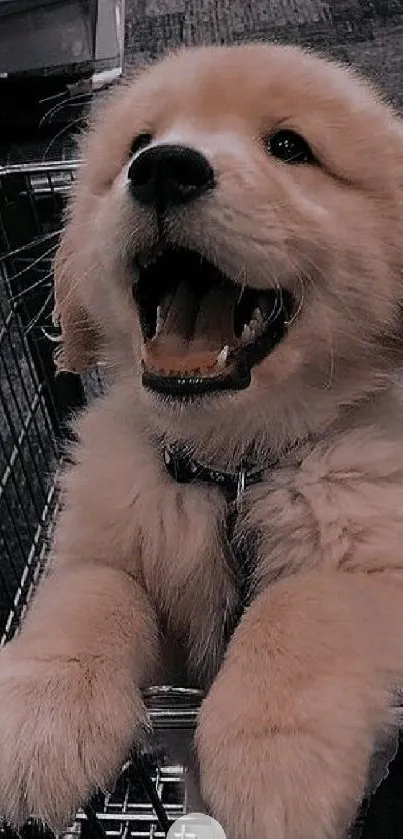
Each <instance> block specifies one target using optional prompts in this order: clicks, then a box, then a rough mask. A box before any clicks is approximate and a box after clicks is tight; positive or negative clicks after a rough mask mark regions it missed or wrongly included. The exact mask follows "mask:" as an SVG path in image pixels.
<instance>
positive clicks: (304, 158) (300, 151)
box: [267, 129, 315, 163]
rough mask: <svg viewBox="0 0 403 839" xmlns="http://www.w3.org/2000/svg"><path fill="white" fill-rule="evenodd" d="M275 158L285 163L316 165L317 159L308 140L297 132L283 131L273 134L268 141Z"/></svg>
mask: <svg viewBox="0 0 403 839" xmlns="http://www.w3.org/2000/svg"><path fill="white" fill-rule="evenodd" d="M267 144H268V147H269V151H270V152H271V154H272V155H273V157H277V158H278V160H282V162H283V163H314V162H315V157H314V155H313V152H312V149H311V148H310V147H309V146H308V143H307V142H306V140H304V138H303V137H301V135H300V134H297V133H296V131H291V130H290V129H283V130H281V131H276V133H275V134H272V135H271V137H269V139H268V141H267Z"/></svg>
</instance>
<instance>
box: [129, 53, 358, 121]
mask: <svg viewBox="0 0 403 839" xmlns="http://www.w3.org/2000/svg"><path fill="white" fill-rule="evenodd" d="M143 82H144V85H145V89H147V88H148V92H149V96H150V99H151V100H153V103H154V106H155V109H156V111H155V113H156V117H157V118H159V120H160V121H163V120H164V118H166V115H168V114H169V113H171V114H172V113H175V114H176V115H177V116H179V115H181V116H182V118H183V119H186V118H192V119H198V120H199V121H202V120H203V121H204V123H205V124H208V123H209V122H210V123H211V124H214V125H217V122H223V121H224V120H225V119H228V117H229V116H231V115H237V116H238V117H240V118H242V119H244V120H245V121H247V122H248V123H249V124H251V123H252V124H253V122H256V120H257V119H259V118H260V117H261V115H267V117H270V119H271V120H273V121H279V120H282V119H284V118H287V117H290V116H291V117H294V116H299V115H301V116H309V113H310V112H315V113H318V111H320V110H323V112H324V113H325V114H326V113H328V112H330V111H331V112H332V113H333V114H337V113H339V114H340V115H342V114H344V115H346V113H352V112H354V110H355V109H356V108H357V107H360V108H362V107H363V105H365V103H367V104H368V105H369V104H371V105H373V97H372V95H371V93H370V92H369V90H368V88H367V86H366V85H365V84H360V83H358V82H357V81H355V80H354V81H352V79H351V78H349V74H348V73H347V71H346V70H345V69H344V68H340V67H339V66H337V65H335V64H330V63H328V62H325V61H323V60H322V59H320V58H318V57H317V56H314V55H310V54H307V53H304V52H302V51H301V50H299V49H296V48H292V47H279V46H265V45H249V46H245V47H226V48H217V47H215V48H214V47H213V48H211V47H210V48H196V49H192V50H183V51H181V52H179V53H177V54H174V55H172V56H169V57H168V58H166V59H165V60H164V61H163V62H162V63H160V64H157V65H156V66H155V67H154V68H152V69H151V70H150V71H149V72H148V74H146V77H145V78H144V80H143Z"/></svg>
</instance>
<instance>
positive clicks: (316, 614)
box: [197, 573, 403, 839]
mask: <svg viewBox="0 0 403 839" xmlns="http://www.w3.org/2000/svg"><path fill="white" fill-rule="evenodd" d="M402 638H403V588H402V585H401V583H397V584H396V582H395V583H394V584H393V582H392V581H390V583H388V582H387V581H386V580H385V579H382V577H381V576H380V577H378V578H377V579H375V575H372V576H371V577H366V576H365V575H364V574H361V575H353V574H349V575H347V574H343V573H339V574H338V575H333V577H329V576H326V575H325V574H319V573H309V574H308V573H307V574H305V575H300V576H299V577H294V578H293V579H289V580H286V581H283V582H280V583H277V584H276V585H275V586H273V587H272V589H270V590H268V591H266V592H264V593H262V594H261V595H259V597H258V598H257V599H256V601H255V602H254V603H253V604H252V606H251V607H249V609H248V610H247V612H246V614H245V616H244V618H243V620H242V622H241V624H240V626H239V627H238V629H237V631H236V633H235V635H234V637H233V639H232V641H231V643H230V646H229V649H228V653H227V657H226V659H225V662H224V664H223V667H222V670H221V671H220V673H219V674H218V677H217V679H216V681H215V683H214V684H213V686H212V689H211V691H210V693H209V695H208V696H207V698H206V700H205V701H204V703H203V705H202V709H201V713H200V719H199V727H198V732H197V746H198V753H199V759H200V769H201V784H202V793H203V796H204V798H205V800H206V801H207V802H208V805H209V806H210V807H211V811H212V814H213V815H214V816H216V818H217V819H218V820H219V821H220V822H221V824H222V826H223V828H224V830H225V831H226V833H227V836H228V839H252V837H253V839H256V837H259V839H335V837H337V838H338V839H339V838H340V837H343V839H344V837H345V836H346V831H347V829H348V826H349V824H350V823H351V821H352V820H353V818H354V815H355V813H356V810H357V808H358V806H359V803H360V800H361V798H362V796H363V793H364V790H365V782H366V777H367V772H368V767H369V761H370V757H371V753H372V751H373V748H374V746H375V743H376V741H377V738H378V736H379V734H380V733H381V732H382V730H383V731H385V729H386V728H387V726H388V725H390V724H391V723H392V714H391V711H390V707H391V702H392V693H391V692H392V690H393V688H394V687H395V686H396V685H397V684H399V682H400V683H401V682H402V680H403V645H402Z"/></svg>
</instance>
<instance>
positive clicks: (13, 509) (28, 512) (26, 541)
mask: <svg viewBox="0 0 403 839" xmlns="http://www.w3.org/2000/svg"><path fill="white" fill-rule="evenodd" d="M78 165H79V164H78V162H77V161H74V160H71V161H59V162H55V163H43V164H32V165H18V166H9V167H7V168H2V169H1V168H0V408H1V413H0V554H1V561H0V637H1V643H2V644H4V643H6V642H7V641H8V640H10V638H12V637H13V635H14V634H15V633H16V632H18V628H19V625H20V623H21V620H22V618H23V616H24V612H25V610H26V608H27V604H28V603H29V601H30V598H31V596H32V593H33V591H34V590H35V587H36V585H37V582H38V580H39V578H40V575H41V572H42V570H43V568H44V566H45V565H46V556H47V547H48V545H49V540H50V539H51V536H52V529H53V525H54V521H55V517H56V515H57V511H58V503H59V501H58V495H57V489H56V485H57V484H56V477H57V472H58V469H59V468H60V465H61V462H60V458H61V454H60V452H61V447H60V445H59V443H60V441H61V439H63V437H64V435H65V433H66V428H65V421H66V418H67V417H68V415H69V413H70V412H71V411H72V410H75V409H77V408H79V407H81V406H82V405H84V404H85V402H86V401H88V400H91V398H93V396H94V395H95V394H96V393H97V392H99V390H100V388H102V378H101V376H100V375H99V374H98V373H97V372H96V373H95V374H92V375H91V376H87V377H85V378H84V379H79V378H78V377H77V376H74V375H71V374H67V373H64V374H61V375H60V376H58V377H57V378H55V376H54V367H53V350H54V345H53V344H52V340H53V339H56V337H57V336H56V335H55V334H54V329H53V327H52V321H51V312H52V303H53V291H52V270H51V264H52V257H53V254H54V251H55V248H56V246H57V241H58V236H59V232H60V226H61V224H62V215H63V208H64V204H65V200H66V197H67V195H68V193H69V190H70V188H71V185H72V182H73V181H74V176H75V172H76V170H77V166H78ZM200 698H201V697H200V692H199V691H197V690H190V689H186V688H171V687H166V688H164V687H159V688H155V689H152V690H150V691H148V692H147V693H146V696H145V699H146V703H147V706H148V709H149V714H150V718H151V720H152V722H153V725H154V731H155V737H154V740H153V743H152V744H151V746H150V749H149V750H148V751H146V752H143V753H141V754H133V755H131V756H130V759H129V760H128V761H127V763H126V765H125V766H124V767H123V768H122V773H121V775H120V777H119V779H118V782H117V785H116V789H115V790H114V792H113V793H112V794H110V795H107V796H105V795H101V794H99V795H96V796H95V797H94V799H93V801H91V802H90V803H89V804H88V806H87V807H86V808H85V810H82V811H80V812H79V813H78V814H77V818H76V820H75V822H74V824H73V825H72V826H71V828H70V830H69V831H68V834H67V835H69V836H71V837H73V836H76V835H77V836H78V835H79V836H83V837H84V839H85V837H89V836H90V835H91V836H95V837H98V839H101V837H103V839H105V837H106V836H107V837H122V839H123V837H124V839H126V837H128V838H129V837H133V839H140V837H142V839H159V837H164V836H165V835H166V833H167V830H168V828H169V825H170V824H171V823H172V822H173V821H174V820H176V819H177V818H179V816H181V815H183V814H184V813H185V812H186V810H187V801H186V794H185V782H184V781H185V777H184V776H185V770H184V766H183V763H180V764H179V763H177V762H173V761H172V757H171V756H172V750H171V748H170V743H171V742H172V737H175V738H176V740H177V739H178V736H179V739H180V740H181V742H182V745H183V750H184V751H183V754H184V755H185V753H186V751H187V749H188V748H189V743H190V740H191V734H192V730H193V728H194V725H195V720H196V714H197V708H198V704H199V701H200ZM0 747H1V746H0ZM2 832H4V833H11V831H10V829H9V828H8V827H6V826H4V827H3V828H2ZM38 832H39V828H38V826H35V825H28V826H27V827H26V828H25V829H24V831H23V833H24V834H25V837H28V836H30V837H31V836H33V835H35V834H38Z"/></svg>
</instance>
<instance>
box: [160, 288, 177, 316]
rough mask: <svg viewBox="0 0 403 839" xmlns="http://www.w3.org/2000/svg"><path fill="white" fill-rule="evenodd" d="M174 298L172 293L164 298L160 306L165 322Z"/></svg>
mask: <svg viewBox="0 0 403 839" xmlns="http://www.w3.org/2000/svg"><path fill="white" fill-rule="evenodd" d="M172 298H173V294H172V293H169V294H166V295H165V297H163V298H162V300H161V303H160V305H159V306H158V309H159V310H160V312H161V317H162V319H163V320H164V319H165V316H166V314H167V312H168V309H169V307H170V305H171V303H172Z"/></svg>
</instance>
